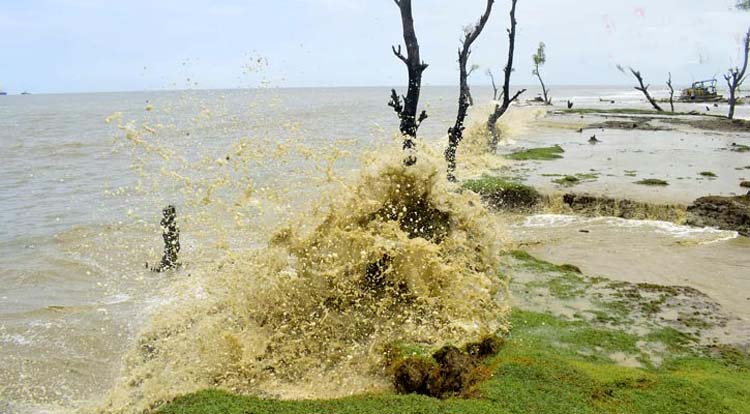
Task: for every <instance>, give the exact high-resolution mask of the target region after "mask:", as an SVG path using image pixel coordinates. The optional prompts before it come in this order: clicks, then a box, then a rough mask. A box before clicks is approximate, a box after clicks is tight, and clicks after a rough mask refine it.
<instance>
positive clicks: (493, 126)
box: [487, 0, 526, 151]
mask: <svg viewBox="0 0 750 414" xmlns="http://www.w3.org/2000/svg"><path fill="white" fill-rule="evenodd" d="M517 2H518V0H511V7H510V29H508V40H509V41H508V61H507V63H506V64H505V69H503V71H504V75H505V77H504V80H503V90H502V96H501V97H502V99H503V101H502V103H500V104H498V103H496V104H495V110H494V111H492V113H491V114H490V117H489V119H487V129H488V130H489V131H490V135H491V137H490V148H491V149H492V150H493V151H494V150H495V149H497V143H498V141H499V140H500V135H499V134H498V132H497V121H498V120H499V119H500V117H501V116H503V115H504V114H505V112H506V111H507V110H508V108H509V107H510V104H511V103H513V101H515V100H516V99H518V97H519V96H520V95H521V94H522V93H524V92H526V89H521V90H520V91H518V92H516V94H515V95H513V96H512V97H511V96H510V76H511V74H512V73H513V54H514V52H515V48H516V25H517V24H518V22H517V21H516V3H517ZM493 83H494V80H493ZM498 98H499V97H498ZM498 98H496V100H497V99H498Z"/></svg>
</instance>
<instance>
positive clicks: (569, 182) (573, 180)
mask: <svg viewBox="0 0 750 414" xmlns="http://www.w3.org/2000/svg"><path fill="white" fill-rule="evenodd" d="M552 182H553V183H555V184H559V185H564V186H567V187H570V186H573V185H576V184H579V183H580V182H581V180H579V179H578V177H576V176H573V175H566V176H564V177H562V178H557V179H555V180H552Z"/></svg>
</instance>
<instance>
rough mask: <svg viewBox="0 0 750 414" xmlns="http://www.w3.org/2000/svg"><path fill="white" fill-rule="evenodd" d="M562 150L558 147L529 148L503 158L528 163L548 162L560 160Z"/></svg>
mask: <svg viewBox="0 0 750 414" xmlns="http://www.w3.org/2000/svg"><path fill="white" fill-rule="evenodd" d="M564 152H565V150H563V149H562V148H561V147H560V146H559V145H555V146H552V147H542V148H530V149H527V150H523V151H517V152H514V153H511V154H508V155H506V156H505V158H508V159H511V160H516V161H528V160H539V161H550V160H556V159H559V158H562V155H560V154H562V153H564Z"/></svg>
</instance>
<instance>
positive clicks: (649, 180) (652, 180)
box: [635, 178, 669, 185]
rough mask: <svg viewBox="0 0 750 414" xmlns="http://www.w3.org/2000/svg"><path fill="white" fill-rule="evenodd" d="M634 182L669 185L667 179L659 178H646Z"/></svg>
mask: <svg viewBox="0 0 750 414" xmlns="http://www.w3.org/2000/svg"><path fill="white" fill-rule="evenodd" d="M635 183H636V184H640V185H669V183H668V182H667V181H665V180H662V179H659V178H646V179H643V180H640V181H636V182H635Z"/></svg>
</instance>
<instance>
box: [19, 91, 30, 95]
mask: <svg viewBox="0 0 750 414" xmlns="http://www.w3.org/2000/svg"><path fill="white" fill-rule="evenodd" d="M21 95H31V92H26V91H23V92H21Z"/></svg>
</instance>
